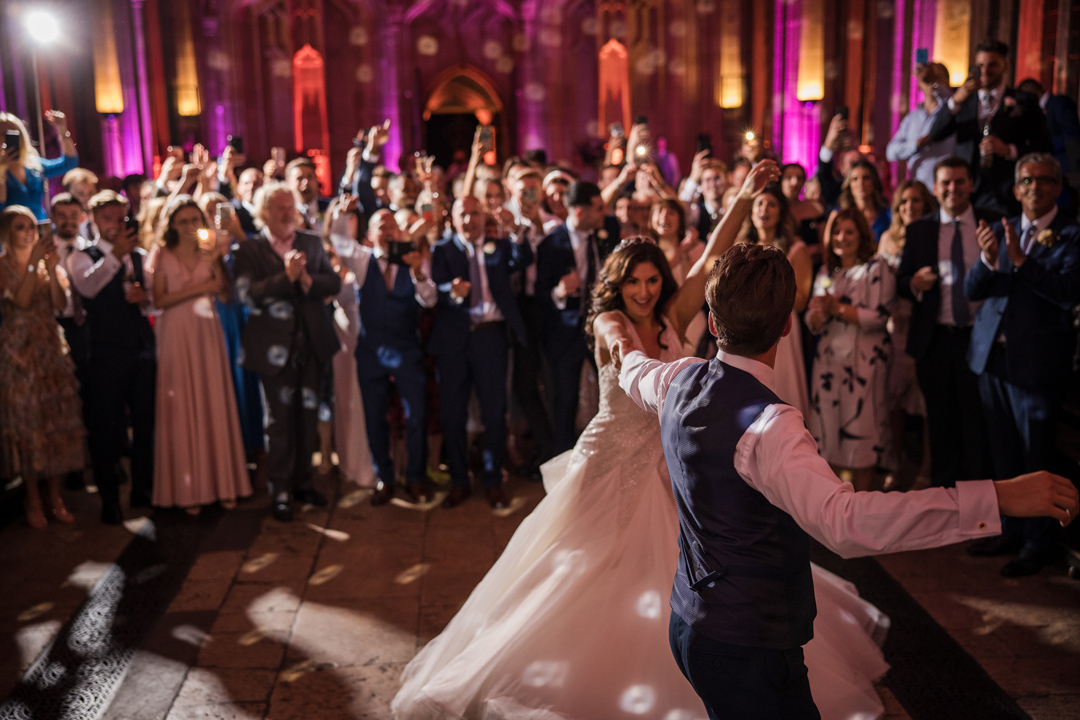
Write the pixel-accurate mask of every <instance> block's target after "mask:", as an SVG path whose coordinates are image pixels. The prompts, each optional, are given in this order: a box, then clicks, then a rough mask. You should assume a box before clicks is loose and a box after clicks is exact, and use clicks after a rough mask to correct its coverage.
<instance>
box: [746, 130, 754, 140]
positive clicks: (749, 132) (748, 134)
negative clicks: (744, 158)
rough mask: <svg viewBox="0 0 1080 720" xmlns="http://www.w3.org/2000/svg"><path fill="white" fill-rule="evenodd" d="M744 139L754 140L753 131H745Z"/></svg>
mask: <svg viewBox="0 0 1080 720" xmlns="http://www.w3.org/2000/svg"><path fill="white" fill-rule="evenodd" d="M746 139H747V140H753V139H754V131H753V130H747V131H746Z"/></svg>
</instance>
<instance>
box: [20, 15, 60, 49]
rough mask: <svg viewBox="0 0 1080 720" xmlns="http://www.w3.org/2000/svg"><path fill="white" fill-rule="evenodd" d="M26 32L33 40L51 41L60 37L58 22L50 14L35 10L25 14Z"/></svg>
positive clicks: (40, 41)
mask: <svg viewBox="0 0 1080 720" xmlns="http://www.w3.org/2000/svg"><path fill="white" fill-rule="evenodd" d="M26 32H27V33H29V35H30V37H31V38H33V39H34V41H35V42H39V43H42V44H44V43H51V42H53V41H54V40H56V39H57V38H59V37H60V23H58V22H57V21H56V18H55V17H53V16H52V15H51V14H49V13H47V12H45V11H43V10H35V11H34V12H32V13H29V14H28V15H27V16H26Z"/></svg>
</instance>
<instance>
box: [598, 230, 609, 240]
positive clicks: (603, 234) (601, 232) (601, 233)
mask: <svg viewBox="0 0 1080 720" xmlns="http://www.w3.org/2000/svg"><path fill="white" fill-rule="evenodd" d="M596 237H597V239H599V240H607V238H608V235H607V230H605V229H604V228H600V229H599V230H597V231H596Z"/></svg>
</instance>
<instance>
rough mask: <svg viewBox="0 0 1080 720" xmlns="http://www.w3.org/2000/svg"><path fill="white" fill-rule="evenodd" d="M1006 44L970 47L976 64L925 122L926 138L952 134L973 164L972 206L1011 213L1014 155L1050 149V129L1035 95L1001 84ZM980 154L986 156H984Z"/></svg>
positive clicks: (1015, 209)
mask: <svg viewBox="0 0 1080 720" xmlns="http://www.w3.org/2000/svg"><path fill="white" fill-rule="evenodd" d="M1008 55H1009V46H1008V45H1006V44H1005V43H1003V42H1000V41H998V40H987V41H985V42H983V43H981V44H980V45H979V46H978V47H977V48H976V49H975V68H976V69H977V70H978V72H977V73H975V72H973V73H972V75H971V77H969V78H968V79H967V81H966V82H964V84H963V85H961V86H960V87H959V88H957V90H956V92H955V93H953V96H952V97H951V98H949V100H948V101H947V102H946V105H947V108H946V109H947V110H948V112H941V113H938V115H937V117H936V118H935V119H934V123H933V125H932V126H931V127H930V141H931V142H941V141H942V140H944V139H945V138H947V137H949V136H953V135H954V136H955V137H956V154H957V155H958V156H959V157H962V158H964V159H965V160H967V161H968V163H969V164H970V165H971V167H972V168H974V169H976V175H975V194H974V199H973V203H974V205H975V207H977V208H980V209H984V210H986V211H987V212H991V213H996V214H997V215H998V216H1000V215H1003V214H1009V215H1013V214H1015V213H1017V212H1018V211H1019V210H1020V206H1019V205H1018V204H1017V202H1016V198H1015V197H1013V194H1012V183H1013V168H1014V167H1015V166H1016V159H1017V158H1019V157H1022V156H1024V155H1026V154H1027V153H1029V152H1050V149H1051V142H1050V131H1049V130H1048V129H1047V127H1046V118H1045V117H1044V116H1043V114H1042V112H1041V111H1040V110H1039V107H1038V105H1037V104H1036V103H1035V100H1034V99H1033V98H1031V97H1030V96H1028V95H1027V94H1026V93H1020V94H1017V93H1016V92H1015V90H1013V88H1011V87H1008V86H1007V85H1006V84H1005V69H1006V60H1007V58H1008ZM982 158H987V160H986V162H983V160H982Z"/></svg>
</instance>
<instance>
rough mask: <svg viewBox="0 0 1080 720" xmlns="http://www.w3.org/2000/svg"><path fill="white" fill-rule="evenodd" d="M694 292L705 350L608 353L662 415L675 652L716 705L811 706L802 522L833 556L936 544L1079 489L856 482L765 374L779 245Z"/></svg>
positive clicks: (987, 531)
mask: <svg viewBox="0 0 1080 720" xmlns="http://www.w3.org/2000/svg"><path fill="white" fill-rule="evenodd" d="M705 295H706V299H707V301H708V304H709V311H710V312H709V330H710V332H712V334H713V335H715V336H716V338H717V345H718V347H719V352H718V354H717V356H716V358H714V359H713V360H711V361H704V360H701V359H698V358H684V359H682V360H679V361H676V362H672V363H662V362H660V361H658V360H651V359H649V358H648V357H646V356H645V355H644V354H643V353H642V352H640V351H637V350H635V349H634V348H633V347H631V346H630V345H629V344H622V345H620V346H619V348H618V349H617V352H615V353H613V356H615V357H613V359H614V361H615V362H616V363H617V364H618V363H619V360H620V358H619V357H618V356H621V365H622V367H621V373H620V376H619V384H620V385H621V386H622V388H623V389H624V390H625V391H626V392H627V394H628V395H630V397H631V398H632V399H633V400H634V402H636V403H637V404H638V405H639V406H641V407H642V408H644V409H645V410H648V411H650V412H655V413H657V414H658V415H659V416H660V430H661V438H662V441H663V445H664V455H665V457H666V459H667V466H668V470H669V472H670V474H671V484H672V488H673V490H674V494H675V501H676V504H677V506H678V511H679V530H680V532H679V547H680V553H679V564H678V570H677V572H676V576H675V583H674V587H673V588H672V592H671V609H672V613H671V622H670V629H669V630H670V642H671V648H672V652H673V653H674V654H675V660H676V662H677V663H678V665H679V669H680V670H681V671H682V672H683V674H684V675H685V676H686V677H687V679H688V680H689V681H690V683H691V684H692V685H693V686H694V690H695V691H696V692H697V693H698V695H699V696H700V697H701V699H702V700H703V701H704V703H705V706H706V708H707V709H708V711H709V717H711V718H714V720H716V719H719V718H731V719H732V720H734V719H736V718H737V719H738V720H781V719H783V720H815V719H817V718H820V715H819V714H818V711H817V708H816V706H815V705H814V700H813V698H812V697H811V695H810V684H809V682H808V680H807V674H806V665H805V664H804V662H803V650H802V646H803V645H805V644H806V643H807V642H809V640H810V639H811V637H812V636H813V623H814V615H815V614H816V607H815V604H814V584H813V578H812V576H811V571H810V557H809V555H810V537H811V536H813V537H814V538H815V539H817V540H818V541H819V542H821V543H822V544H824V545H825V546H826V547H828V548H830V549H831V550H833V551H834V552H837V553H839V554H840V555H842V556H844V557H855V556H859V555H872V554H875V553H884V552H897V551H903V550H917V549H922V548H929V547H936V546H939V545H947V544H950V543H955V542H960V541H962V540H968V539H971V538H976V537H982V536H987V535H995V534H997V533H999V532H1001V523H1000V520H999V519H998V516H999V515H1000V514H1005V515H1014V516H1024V517H1037V516H1043V515H1048V516H1051V517H1053V518H1055V519H1057V520H1058V521H1060V522H1061V523H1062V525H1065V524H1068V523H1069V521H1071V520H1072V518H1073V516H1075V515H1076V513H1077V511H1078V503H1077V491H1076V488H1075V487H1073V486H1072V484H1071V483H1069V481H1068V480H1066V479H1064V478H1061V477H1058V476H1056V475H1051V474H1050V473H1046V472H1039V473H1032V474H1029V475H1023V476H1020V477H1018V478H1014V479H1012V480H1005V481H1000V482H992V481H990V480H978V481H970V482H961V483H957V486H956V487H955V488H931V489H928V490H922V491H918V492H909V493H905V494H900V493H889V494H885V493H879V492H866V493H856V492H854V490H853V489H852V487H851V485H849V484H846V483H843V482H841V481H840V480H839V478H837V477H836V475H835V474H834V473H833V472H832V470H831V469H830V468H829V465H828V463H826V462H825V461H824V460H823V459H821V457H819V456H818V454H817V446H816V445H815V443H814V440H813V438H812V437H811V436H810V434H809V433H808V432H807V431H806V429H805V427H804V426H803V419H802V415H801V414H800V413H799V412H798V410H796V409H795V408H793V407H791V406H788V405H785V404H784V403H783V402H781V401H780V400H779V399H778V398H777V397H776V395H775V394H774V393H773V391H772V390H771V389H770V386H771V385H772V383H773V365H774V362H775V358H776V347H777V344H778V343H779V341H780V338H781V337H783V336H784V335H786V334H787V333H788V332H789V331H790V329H791V320H790V315H791V307H792V305H793V303H794V300H795V276H794V273H793V271H792V269H791V265H790V264H789V263H788V261H787V259H786V258H785V256H784V253H783V252H781V251H780V250H778V249H776V248H774V247H769V246H762V245H747V244H740V245H736V246H735V247H734V248H732V249H731V250H729V251H728V252H727V253H726V254H725V255H724V256H723V257H722V258H721V259H720V260H719V261H718V262H717V264H716V267H714V268H713V271H712V274H711V275H710V277H709V281H708V285H707V286H706V291H705Z"/></svg>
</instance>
